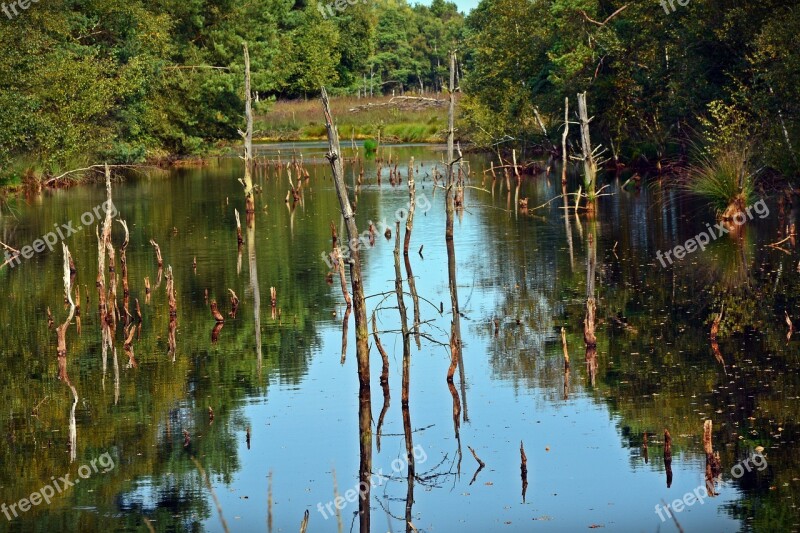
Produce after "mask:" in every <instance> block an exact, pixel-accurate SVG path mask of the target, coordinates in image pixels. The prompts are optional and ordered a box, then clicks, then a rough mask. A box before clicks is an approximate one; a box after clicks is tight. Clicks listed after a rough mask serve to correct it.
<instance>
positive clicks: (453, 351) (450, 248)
mask: <svg viewBox="0 0 800 533" xmlns="http://www.w3.org/2000/svg"><path fill="white" fill-rule="evenodd" d="M455 63H456V54H455V52H453V51H451V52H450V86H449V98H450V109H449V112H448V114H447V169H446V171H447V175H446V184H445V213H446V217H447V221H446V224H445V243H446V245H447V274H448V279H449V283H450V304H451V308H452V312H453V317H452V320H451V321H450V367H449V368H448V369H447V385H448V388H449V389H450V394H451V395H452V396H453V426H454V428H453V429H454V431H455V435H456V440H457V441H458V455H459V458H460V457H461V438H460V432H459V425H460V424H459V418H460V415H461V401H460V400H459V397H458V392H457V391H456V388H455V386H454V385H453V375H454V374H455V371H456V368H458V365H459V362H460V359H461V314H460V309H459V306H458V285H457V282H456V249H455V243H454V241H453V218H454V214H455V200H454V198H453V194H454V191H453V187H454V186H455V180H454V175H453V165H454V164H455V162H456V161H455V153H454V147H453V141H454V137H455V125H454V124H455ZM459 466H460V459H459Z"/></svg>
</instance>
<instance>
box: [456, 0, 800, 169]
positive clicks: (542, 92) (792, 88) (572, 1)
mask: <svg viewBox="0 0 800 533" xmlns="http://www.w3.org/2000/svg"><path fill="white" fill-rule="evenodd" d="M676 7H677V9H676V10H675V11H674V12H671V13H669V14H667V13H665V12H664V9H663V8H662V7H661V6H660V5H659V4H658V2H652V3H649V2H638V3H636V2H634V3H630V2H622V1H616V0H615V1H611V2H600V1H599V0H542V1H535V2H530V1H528V0H483V1H482V2H481V3H480V4H479V6H478V7H477V9H475V10H474V11H473V12H472V13H471V14H470V15H469V17H468V19H467V26H468V39H467V43H468V46H467V49H468V52H467V54H466V56H465V57H466V59H467V62H466V65H465V68H464V72H465V79H464V83H463V84H462V87H463V88H464V89H465V92H466V98H465V100H464V106H463V111H464V113H463V116H464V119H465V121H466V127H467V128H468V134H469V136H470V137H472V138H474V139H476V140H477V141H479V143H480V144H484V145H490V144H493V143H497V142H499V141H500V140H502V139H506V138H507V137H512V138H513V139H515V140H516V142H517V144H518V145H523V146H524V145H530V144H531V143H541V142H542V139H541V135H540V129H539V127H538V125H537V124H536V122H535V121H533V120H532V119H531V111H532V110H533V108H534V106H535V107H538V109H539V112H540V114H541V115H542V116H544V117H551V118H555V119H556V120H557V121H558V124H559V125H560V124H561V123H563V117H564V97H569V98H570V103H571V106H572V107H573V108H574V105H575V96H576V95H577V93H579V92H583V91H588V92H589V105H590V106H591V110H590V114H592V115H594V117H595V119H594V120H593V122H592V137H593V139H596V141H595V144H603V145H604V146H610V144H611V143H610V141H613V142H614V146H615V151H616V152H617V154H618V155H619V156H620V157H623V158H625V157H627V158H629V159H632V158H634V157H637V156H642V155H646V156H647V160H648V161H650V162H652V163H656V162H658V161H661V160H663V159H667V158H668V157H670V155H685V150H684V153H683V154H676V153H675V152H676V146H679V145H678V143H677V142H676V141H679V142H682V143H683V145H684V146H686V145H687V144H688V143H687V142H686V141H687V140H688V139H691V132H693V131H695V130H698V129H706V128H705V127H704V125H703V124H702V123H701V122H700V120H699V118H698V117H702V116H704V115H705V114H706V113H707V112H709V111H712V112H714V111H723V109H722V107H719V106H720V105H721V104H719V102H726V103H727V106H726V107H730V106H733V108H734V109H735V110H736V113H737V116H736V117H733V116H727V117H725V116H721V115H720V116H718V117H716V118H720V119H734V118H736V119H737V121H736V122H729V123H728V124H727V125H726V127H724V128H722V129H720V130H717V131H714V132H713V134H714V135H715V139H714V140H713V141H714V143H721V144H728V143H729V142H731V141H735V140H736V139H735V131H734V129H733V128H732V127H728V126H732V125H733V124H734V123H737V124H739V125H740V126H743V127H742V129H741V131H739V132H738V135H739V136H745V132H747V136H748V137H749V140H750V141H751V142H752V143H753V148H754V152H755V153H758V154H759V155H763V164H764V165H765V166H771V167H773V168H777V169H779V170H781V171H782V172H784V173H785V174H787V175H788V176H789V177H792V176H796V175H797V173H798V171H800V165H798V160H800V154H799V153H798V149H800V120H798V118H800V74H798V73H800V60H798V55H797V54H796V45H795V44H794V41H795V39H796V35H797V30H798V28H800V14H798V10H797V9H795V8H793V7H789V6H787V5H786V4H785V2H780V1H779V0H767V1H765V2H755V1H746V2H738V3H735V5H734V4H731V3H730V2H721V1H718V0H692V2H689V3H688V4H687V5H681V6H676ZM621 8H624V9H622V10H620V9H621ZM612 15H613V16H612ZM609 17H610V18H609ZM709 104H712V108H711V109H709ZM741 117H746V118H747V121H745V122H741V121H738V119H739V118H741ZM714 118H715V117H713V116H712V117H711V119H714ZM571 134H572V135H573V136H574V137H573V138H572V139H571V141H573V142H574V141H575V140H576V139H577V131H576V128H573V129H572V132H571ZM707 140H708V139H707ZM543 144H544V145H545V146H548V144H549V143H548V142H547V141H545V142H544V143H543ZM559 144H560V143H559Z"/></svg>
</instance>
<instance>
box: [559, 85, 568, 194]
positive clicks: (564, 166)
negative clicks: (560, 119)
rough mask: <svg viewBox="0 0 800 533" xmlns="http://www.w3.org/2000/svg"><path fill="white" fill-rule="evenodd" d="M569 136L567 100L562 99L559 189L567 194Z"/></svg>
mask: <svg viewBox="0 0 800 533" xmlns="http://www.w3.org/2000/svg"><path fill="white" fill-rule="evenodd" d="M568 136H569V98H564V135H563V136H562V137H561V188H562V189H563V192H564V194H565V195H566V193H567V161H568V156H567V137H568Z"/></svg>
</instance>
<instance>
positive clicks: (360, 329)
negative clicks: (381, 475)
mask: <svg viewBox="0 0 800 533" xmlns="http://www.w3.org/2000/svg"><path fill="white" fill-rule="evenodd" d="M322 109H323V113H324V114H325V128H326V129H327V130H328V147H329V152H328V154H327V156H326V157H327V158H328V161H330V164H331V171H332V172H333V182H334V185H335V186H336V195H337V196H338V197H339V206H340V207H341V210H342V216H343V217H344V222H345V227H346V228H347V237H348V239H347V240H348V242H354V241H353V239H358V238H359V235H358V227H357V226H356V221H355V218H354V215H353V209H352V207H351V206H350V199H349V197H348V195H347V185H345V182H344V171H343V169H342V155H341V148H340V146H339V133H338V132H337V130H336V127H335V126H334V124H333V116H332V115H331V109H330V103H329V101H328V93H327V91H326V90H325V87H322ZM350 281H351V283H352V287H353V295H352V296H353V311H354V314H355V325H356V360H357V365H358V382H359V410H358V415H359V416H358V422H359V423H358V426H359V433H360V438H359V442H360V457H361V462H360V465H359V476H360V479H361V484H360V493H361V497H360V498H359V504H358V506H359V528H360V531H361V533H370V510H369V502H370V489H371V485H370V478H371V476H372V425H371V424H372V397H371V395H370V382H369V332H368V331H367V309H366V300H365V299H364V285H363V282H362V279H361V252H360V250H359V249H358V246H355V247H353V250H352V251H351V254H350Z"/></svg>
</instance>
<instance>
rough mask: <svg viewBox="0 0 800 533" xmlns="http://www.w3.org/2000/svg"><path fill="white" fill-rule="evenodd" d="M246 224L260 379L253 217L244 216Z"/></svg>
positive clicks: (258, 303) (257, 288)
mask: <svg viewBox="0 0 800 533" xmlns="http://www.w3.org/2000/svg"><path fill="white" fill-rule="evenodd" d="M245 220H246V223H247V260H248V263H247V264H248V268H249V269H250V290H251V291H253V320H254V321H255V334H256V362H257V368H258V375H259V377H261V363H262V361H261V289H260V288H259V286H258V261H257V260H256V224H255V215H253V214H252V213H248V214H247V215H245Z"/></svg>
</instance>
